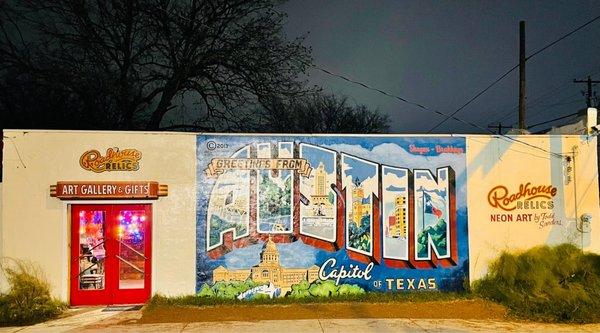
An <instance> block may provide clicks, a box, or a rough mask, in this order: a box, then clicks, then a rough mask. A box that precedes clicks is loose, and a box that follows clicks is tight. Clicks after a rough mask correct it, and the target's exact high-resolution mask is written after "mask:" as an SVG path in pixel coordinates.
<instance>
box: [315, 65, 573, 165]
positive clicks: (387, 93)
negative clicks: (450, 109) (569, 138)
mask: <svg viewBox="0 0 600 333" xmlns="http://www.w3.org/2000/svg"><path fill="white" fill-rule="evenodd" d="M309 65H310V66H311V67H313V68H315V69H317V70H319V71H321V72H323V73H326V74H328V75H331V76H333V77H337V78H340V79H342V80H344V81H347V82H350V83H353V84H356V85H359V86H361V87H363V88H365V89H368V90H372V91H375V92H378V93H380V94H383V95H385V96H388V97H392V98H395V99H397V100H400V101H402V102H404V103H408V104H411V105H414V106H417V107H418V108H420V109H422V110H425V111H428V112H433V113H436V114H438V115H442V116H446V117H449V118H452V119H454V120H456V121H458V122H461V123H463V124H466V125H469V126H471V127H474V128H477V129H479V130H482V131H484V132H486V133H490V134H494V136H496V137H498V138H502V139H504V140H506V141H510V142H518V143H521V144H523V145H525V146H529V147H531V148H534V149H537V150H541V151H543V152H545V153H547V154H550V155H552V156H554V157H558V158H563V155H562V154H561V153H555V152H552V151H549V150H546V149H544V148H541V147H538V146H535V145H532V144H530V143H527V142H525V141H522V140H519V139H516V138H513V137H510V136H507V135H504V134H497V135H496V134H495V133H494V132H493V131H491V130H490V129H488V128H485V127H483V126H480V125H477V124H476V123H473V122H470V121H467V120H464V119H461V118H458V117H456V116H452V115H448V114H445V113H443V112H441V111H438V110H434V109H431V108H428V107H426V106H425V105H423V104H421V103H417V102H413V101H409V100H408V99H406V98H403V97H400V96H397V95H395V94H392V93H389V92H387V91H384V90H381V89H379V88H374V87H371V86H370V85H368V84H366V83H363V82H360V81H356V80H353V79H350V78H348V77H346V76H344V75H341V74H336V73H333V72H331V71H329V70H327V69H325V68H322V67H319V66H317V65H314V64H309Z"/></svg>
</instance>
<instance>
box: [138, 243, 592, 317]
mask: <svg viewBox="0 0 600 333" xmlns="http://www.w3.org/2000/svg"><path fill="white" fill-rule="evenodd" d="M467 289H469V288H467ZM468 299H485V300H490V301H493V302H496V303H499V304H502V305H503V306H505V307H506V308H507V309H508V311H509V315H510V316H512V317H513V318H519V319H526V320H533V321H542V322H564V323H598V322H600V256H599V255H596V254H591V253H585V252H583V251H581V250H580V249H578V248H577V247H575V246H574V245H571V244H561V245H557V246H553V247H550V246H539V247H534V248H532V249H529V250H527V251H524V252H520V253H509V252H503V253H502V254H501V255H500V256H499V257H498V258H497V259H496V260H495V261H494V262H493V263H492V264H491V265H490V267H489V271H488V274H487V275H486V276H485V277H484V278H483V279H481V280H478V281H475V282H474V283H473V285H472V288H470V290H468V291H465V292H460V293H456V292H440V291H422V292H398V293H376V292H367V293H362V294H355V295H338V296H333V297H308V298H292V297H281V298H276V299H262V298H259V299H252V300H237V299H227V298H218V297H202V296H199V295H190V296H181V297H165V296H161V295H157V296H154V297H153V298H152V299H151V300H150V301H149V302H148V304H147V307H146V309H147V310H149V311H152V310H153V309H156V308H160V307H181V306H196V307H203V306H219V305H234V306H236V305H239V306H245V305H264V304H268V305H285V304H311V303H339V302H365V303H394V302H433V301H454V300H468Z"/></svg>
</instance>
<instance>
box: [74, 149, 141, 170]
mask: <svg viewBox="0 0 600 333" xmlns="http://www.w3.org/2000/svg"><path fill="white" fill-rule="evenodd" d="M141 159H142V152H141V151H139V150H136V149H123V150H119V148H116V147H115V148H108V149H107V150H106V156H102V154H101V153H100V152H99V151H98V150H95V149H93V150H88V151H86V152H85V153H83V155H81V157H80V158H79V165H81V167H82V168H84V169H85V170H89V171H93V172H97V173H100V172H104V171H137V170H139V168H140V160H141Z"/></svg>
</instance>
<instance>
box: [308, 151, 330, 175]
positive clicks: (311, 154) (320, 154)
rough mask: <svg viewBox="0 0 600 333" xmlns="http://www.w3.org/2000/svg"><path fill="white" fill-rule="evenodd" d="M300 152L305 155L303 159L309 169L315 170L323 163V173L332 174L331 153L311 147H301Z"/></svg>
mask: <svg viewBox="0 0 600 333" xmlns="http://www.w3.org/2000/svg"><path fill="white" fill-rule="evenodd" d="M302 150H303V152H304V154H305V157H304V158H306V160H307V161H308V162H309V163H310V166H311V167H313V168H316V167H318V166H319V163H321V162H323V166H324V167H325V172H327V173H333V170H334V164H333V159H332V156H335V155H333V154H332V153H333V152H331V151H326V150H323V149H319V148H315V147H311V146H303V147H302Z"/></svg>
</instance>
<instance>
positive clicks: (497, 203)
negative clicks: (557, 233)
mask: <svg viewBox="0 0 600 333" xmlns="http://www.w3.org/2000/svg"><path fill="white" fill-rule="evenodd" d="M557 194H558V189H557V188H556V187H554V186H552V185H539V184H532V183H530V182H527V183H522V184H520V185H519V187H518V190H515V191H510V190H509V189H508V188H507V187H506V186H504V185H498V186H495V187H494V188H492V189H491V190H490V191H489V192H488V195H487V200H488V204H489V205H490V206H492V207H493V208H496V209H499V210H500V211H499V212H493V213H492V214H490V221H491V222H533V223H536V224H539V226H540V228H543V227H546V226H549V225H562V221H560V220H559V219H557V218H555V215H554V213H553V209H554V197H555V196H556V195H557Z"/></svg>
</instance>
